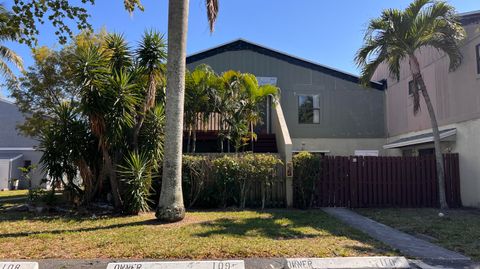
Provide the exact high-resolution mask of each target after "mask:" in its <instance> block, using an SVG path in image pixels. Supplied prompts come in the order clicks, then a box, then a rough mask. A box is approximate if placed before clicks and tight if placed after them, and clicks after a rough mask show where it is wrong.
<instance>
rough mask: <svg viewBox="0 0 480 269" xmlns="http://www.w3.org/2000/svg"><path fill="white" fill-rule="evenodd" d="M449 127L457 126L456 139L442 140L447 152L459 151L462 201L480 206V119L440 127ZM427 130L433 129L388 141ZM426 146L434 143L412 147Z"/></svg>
mask: <svg viewBox="0 0 480 269" xmlns="http://www.w3.org/2000/svg"><path fill="white" fill-rule="evenodd" d="M449 128H456V129H457V135H456V136H455V139H454V140H455V141H446V142H442V151H443V152H445V153H447V152H452V153H458V155H459V165H460V191H461V196H462V203H463V205H464V206H468V207H480V119H475V120H469V121H464V122H460V123H453V124H448V125H444V126H441V127H440V129H441V130H443V129H449ZM425 132H431V129H427V130H423V131H421V132H411V133H406V134H402V135H399V136H394V137H390V138H389V139H388V141H389V142H391V141H395V140H397V139H400V138H403V137H408V136H413V135H417V134H421V133H425ZM425 147H430V148H431V147H433V144H432V143H430V144H424V145H418V146H415V147H412V148H414V149H420V148H425ZM405 149H409V148H405ZM386 154H389V155H399V154H401V151H399V150H387V153H386Z"/></svg>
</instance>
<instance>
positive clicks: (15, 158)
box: [10, 154, 23, 162]
mask: <svg viewBox="0 0 480 269" xmlns="http://www.w3.org/2000/svg"><path fill="white" fill-rule="evenodd" d="M22 157H23V154H20V155H18V156H17V157H14V158H13V159H10V161H11V162H13V161H15V160H17V159H20V158H22Z"/></svg>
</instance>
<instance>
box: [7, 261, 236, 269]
mask: <svg viewBox="0 0 480 269" xmlns="http://www.w3.org/2000/svg"><path fill="white" fill-rule="evenodd" d="M0 269H3V268H0ZM107 269H245V264H244V262H243V261H239V260H226V261H178V262H120V263H109V264H108V266H107Z"/></svg>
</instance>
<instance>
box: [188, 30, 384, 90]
mask: <svg viewBox="0 0 480 269" xmlns="http://www.w3.org/2000/svg"><path fill="white" fill-rule="evenodd" d="M242 45H244V46H243V47H242ZM231 50H252V51H255V52H257V53H261V54H265V55H268V56H272V57H277V58H282V60H285V61H287V62H290V63H292V64H297V65H303V66H305V65H308V66H310V68H311V67H313V66H315V67H317V69H320V70H319V71H321V72H324V73H328V74H330V75H333V76H337V77H341V78H343V79H346V80H349V81H352V82H357V83H358V82H359V76H358V75H355V74H352V73H349V72H345V71H342V70H339V69H337V68H333V67H330V66H327V65H323V64H320V63H317V62H314V61H311V60H308V59H305V58H301V57H298V56H294V55H291V54H289V53H286V52H283V51H280V50H276V49H272V48H269V47H266V46H264V45H260V44H257V43H255V42H251V41H248V40H246V39H243V38H238V39H235V40H233V41H230V42H227V43H222V44H220V45H217V46H215V47H211V48H208V49H205V50H201V51H199V52H196V53H193V54H190V55H188V56H187V64H188V63H191V62H196V61H199V60H202V59H204V58H207V57H210V56H213V55H216V54H219V53H222V52H224V51H231ZM371 85H372V87H373V88H376V89H378V90H383V83H381V82H378V81H371Z"/></svg>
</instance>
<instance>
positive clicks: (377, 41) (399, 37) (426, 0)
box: [355, 0, 465, 209]
mask: <svg viewBox="0 0 480 269" xmlns="http://www.w3.org/2000/svg"><path fill="white" fill-rule="evenodd" d="M455 14H456V12H455V9H454V8H453V7H452V6H450V5H448V4H447V3H446V2H441V1H435V0H434V1H432V0H415V1H414V2H413V3H412V4H410V5H409V6H408V7H407V8H406V9H405V10H403V11H402V10H398V9H387V10H384V11H383V12H382V15H381V16H380V17H379V18H376V19H373V20H371V21H370V23H369V26H368V29H367V32H366V34H365V38H364V40H365V44H364V45H363V47H362V48H361V49H360V50H359V51H358V52H357V55H356V57H355V61H356V63H357V65H358V66H359V67H360V68H361V70H362V74H361V81H362V83H363V84H365V85H367V84H368V83H369V81H370V79H371V78H372V76H373V74H374V72H375V70H376V69H377V68H378V66H379V65H380V64H382V63H386V64H387V65H388V68H389V71H390V75H391V76H393V77H395V78H396V79H397V80H400V66H401V63H402V62H404V61H408V63H409V65H410V72H411V75H412V77H413V82H414V85H415V87H414V92H413V97H414V114H416V113H417V112H418V111H419V109H420V100H419V99H420V98H419V94H420V93H421V94H422V96H423V98H424V100H425V104H426V106H427V110H428V113H429V115H430V121H431V125H432V130H433V137H434V144H435V157H436V164H437V179H438V191H439V202H440V207H441V208H442V209H446V208H448V204H447V201H446V196H445V176H444V167H443V156H442V152H441V148H440V134H439V131H438V123H437V119H436V116H435V109H434V107H433V105H432V102H431V100H430V97H429V94H428V91H427V87H426V85H425V82H424V80H423V76H422V73H421V69H420V63H419V61H418V58H417V56H416V53H418V52H419V51H420V50H422V49H425V48H434V49H437V50H438V51H440V52H443V53H444V54H446V55H447V56H448V58H449V59H450V70H451V71H453V70H455V69H456V68H457V67H458V66H459V65H460V63H461V61H462V55H461V53H460V50H459V41H461V40H462V39H463V38H464V36H465V31H464V29H463V28H462V26H461V24H460V22H459V21H458V19H457V17H456V15H455Z"/></svg>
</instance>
